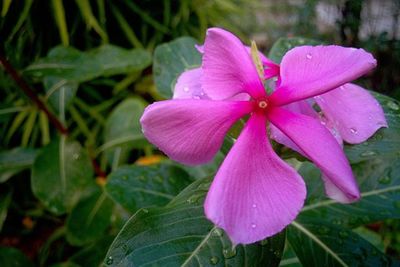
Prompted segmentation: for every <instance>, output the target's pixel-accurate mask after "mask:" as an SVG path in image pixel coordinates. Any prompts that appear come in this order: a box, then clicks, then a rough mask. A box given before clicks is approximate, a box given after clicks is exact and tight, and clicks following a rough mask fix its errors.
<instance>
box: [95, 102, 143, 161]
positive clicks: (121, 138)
mask: <svg viewBox="0 0 400 267" xmlns="http://www.w3.org/2000/svg"><path fill="white" fill-rule="evenodd" d="M144 107H145V104H144V102H143V101H141V100H139V99H135V98H130V99H126V100H124V101H123V102H121V103H120V104H119V105H118V106H117V107H115V108H114V110H113V111H112V112H111V114H110V115H109V117H108V118H107V121H106V126H105V130H104V144H103V145H102V146H101V147H100V150H107V158H108V160H109V162H110V163H112V162H113V161H116V163H118V162H123V161H124V159H126V157H127V156H128V153H129V150H131V149H132V148H134V147H143V146H144V145H146V144H148V143H147V142H146V139H145V138H144V136H143V134H142V126H141V125H140V122H139V120H140V117H141V116H142V114H143V111H144Z"/></svg>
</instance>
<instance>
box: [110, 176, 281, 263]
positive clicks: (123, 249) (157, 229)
mask: <svg viewBox="0 0 400 267" xmlns="http://www.w3.org/2000/svg"><path fill="white" fill-rule="evenodd" d="M209 184H210V179H200V180H197V181H195V182H194V183H193V184H191V185H190V186H189V187H187V188H186V189H185V190H184V191H182V193H181V194H179V195H178V196H177V197H176V198H174V199H173V200H172V201H171V202H170V203H169V204H168V205H167V206H165V207H164V208H149V209H141V210H139V211H138V212H137V213H136V214H135V215H134V216H133V217H132V218H131V219H130V220H129V221H128V222H127V223H126V225H125V226H124V228H123V229H122V230H121V232H120V233H119V234H118V236H117V237H116V239H115V240H114V242H113V244H112V245H111V247H110V249H109V251H108V253H107V256H106V258H105V260H104V264H105V265H107V266H213V265H215V266H278V264H279V261H280V258H281V256H282V251H283V247H284V240H285V233H284V232H282V233H281V234H278V235H276V236H275V237H272V238H270V239H268V240H264V241H262V242H259V243H255V244H252V245H247V246H242V245H238V246H236V248H233V247H232V243H231V242H230V241H229V239H228V237H227V236H226V234H225V233H224V232H223V231H222V230H221V229H219V228H216V227H214V226H213V225H212V224H211V222H210V221H208V220H207V219H206V218H205V216H204V211H203V205H202V204H203V200H204V197H205V194H206V192H207V190H208V187H209Z"/></svg>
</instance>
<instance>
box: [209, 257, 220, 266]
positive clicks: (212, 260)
mask: <svg viewBox="0 0 400 267" xmlns="http://www.w3.org/2000/svg"><path fill="white" fill-rule="evenodd" d="M210 262H211V264H212V265H216V264H217V263H218V262H219V259H218V257H215V256H213V257H211V258H210Z"/></svg>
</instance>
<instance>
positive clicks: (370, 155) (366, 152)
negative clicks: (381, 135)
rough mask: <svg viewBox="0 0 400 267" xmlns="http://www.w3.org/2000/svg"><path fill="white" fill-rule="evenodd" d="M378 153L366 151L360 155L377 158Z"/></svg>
mask: <svg viewBox="0 0 400 267" xmlns="http://www.w3.org/2000/svg"><path fill="white" fill-rule="evenodd" d="M375 155H376V152H375V151H365V152H363V153H361V154H360V156H361V157H372V156H375Z"/></svg>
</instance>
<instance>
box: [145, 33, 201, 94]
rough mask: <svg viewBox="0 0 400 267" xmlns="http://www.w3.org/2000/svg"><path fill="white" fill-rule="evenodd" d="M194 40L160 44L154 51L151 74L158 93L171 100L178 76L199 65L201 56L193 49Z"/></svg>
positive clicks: (182, 39) (180, 39) (187, 39)
mask: <svg viewBox="0 0 400 267" xmlns="http://www.w3.org/2000/svg"><path fill="white" fill-rule="evenodd" d="M196 43H197V42H196V40H195V39H193V38H189V37H181V38H178V39H175V40H174V41H172V42H169V43H165V44H161V45H159V46H157V47H156V49H155V51H154V62H153V73H154V80H155V83H156V86H157V89H158V91H159V93H160V94H161V95H162V96H163V97H165V98H171V97H172V92H173V89H174V86H175V83H176V80H177V79H178V77H179V75H180V74H181V73H182V72H183V71H185V70H189V69H193V68H196V67H198V66H200V64H201V55H200V53H199V52H198V51H197V49H196V48H195V44H196Z"/></svg>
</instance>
